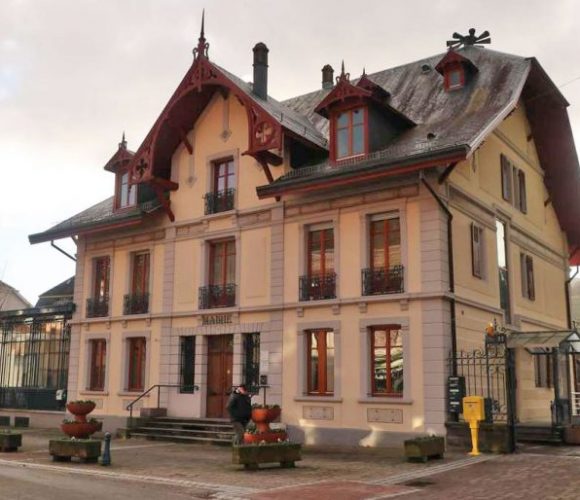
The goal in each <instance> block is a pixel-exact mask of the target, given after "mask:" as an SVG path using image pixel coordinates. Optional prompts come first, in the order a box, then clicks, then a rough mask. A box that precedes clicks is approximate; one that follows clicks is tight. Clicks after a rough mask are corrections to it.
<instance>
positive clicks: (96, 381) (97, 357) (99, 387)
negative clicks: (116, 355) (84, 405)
mask: <svg viewBox="0 0 580 500" xmlns="http://www.w3.org/2000/svg"><path fill="white" fill-rule="evenodd" d="M89 345H90V352H91V365H90V377H89V390H91V391H104V390H105V372H106V362H107V341H106V340H105V339H95V340H91V341H89Z"/></svg>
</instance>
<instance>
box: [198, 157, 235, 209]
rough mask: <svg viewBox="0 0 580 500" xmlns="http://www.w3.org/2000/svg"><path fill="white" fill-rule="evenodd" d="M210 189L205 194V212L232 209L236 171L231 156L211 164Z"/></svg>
mask: <svg viewBox="0 0 580 500" xmlns="http://www.w3.org/2000/svg"><path fill="white" fill-rule="evenodd" d="M212 169H213V172H212V176H213V178H212V190H211V192H210V193H207V194H206V195H205V213H206V215H208V214H215V213H218V212H225V211H227V210H233V208H234V194H235V188H236V172H235V168H234V160H233V159H232V158H230V159H226V160H220V161H216V162H214V163H213V164H212Z"/></svg>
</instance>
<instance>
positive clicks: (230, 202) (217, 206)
mask: <svg viewBox="0 0 580 500" xmlns="http://www.w3.org/2000/svg"><path fill="white" fill-rule="evenodd" d="M235 193H236V190H235V189H225V190H223V191H217V192H211V193H206V194H205V196H204V199H205V215H210V214H217V213H219V212H227V211H228V210H233V209H234V195H235Z"/></svg>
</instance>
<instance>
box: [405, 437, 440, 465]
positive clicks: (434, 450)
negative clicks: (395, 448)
mask: <svg viewBox="0 0 580 500" xmlns="http://www.w3.org/2000/svg"><path fill="white" fill-rule="evenodd" d="M444 453H445V438H443V437H441V436H430V437H421V438H415V439H408V440H406V441H405V456H406V457H407V459H408V460H420V461H422V462H426V461H427V460H428V459H429V458H443V454H444Z"/></svg>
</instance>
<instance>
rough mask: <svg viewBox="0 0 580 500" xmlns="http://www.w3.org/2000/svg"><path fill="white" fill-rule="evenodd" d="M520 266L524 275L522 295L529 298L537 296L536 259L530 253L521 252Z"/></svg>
mask: <svg viewBox="0 0 580 500" xmlns="http://www.w3.org/2000/svg"><path fill="white" fill-rule="evenodd" d="M520 268H521V275H522V295H523V296H524V297H525V298H526V299H529V300H534V299H535V298H536V294H535V286H534V260H533V259H532V257H531V256H530V255H526V254H523V253H521V254H520Z"/></svg>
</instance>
